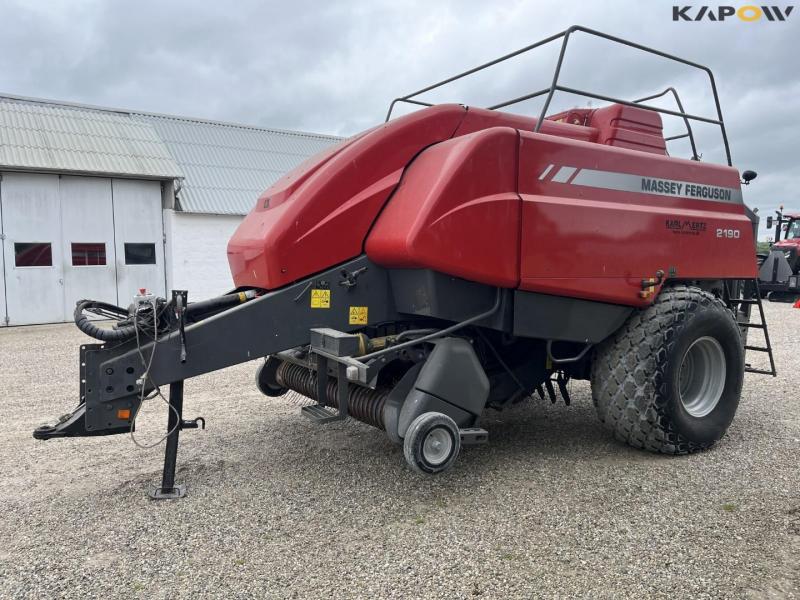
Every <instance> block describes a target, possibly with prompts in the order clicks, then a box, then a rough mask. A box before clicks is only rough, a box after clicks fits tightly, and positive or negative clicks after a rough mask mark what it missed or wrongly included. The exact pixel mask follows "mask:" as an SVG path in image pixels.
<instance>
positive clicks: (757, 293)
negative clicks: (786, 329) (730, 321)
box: [729, 279, 778, 377]
mask: <svg viewBox="0 0 800 600" xmlns="http://www.w3.org/2000/svg"><path fill="white" fill-rule="evenodd" d="M744 289H745V290H746V292H745V293H749V295H750V296H749V297H747V298H734V299H731V300H730V302H731V304H732V305H735V304H740V305H741V304H744V305H753V306H758V316H759V318H760V321H761V322H760V323H739V325H742V326H744V327H748V328H750V329H761V330H762V331H763V332H764V345H763V346H747V345H745V347H744V349H745V352H747V351H748V350H750V351H751V352H763V353H766V355H767V356H768V357H769V370H767V369H758V368H755V367H751V366H750V364H749V363H746V364H745V367H744V370H745V373H757V374H758V375H772V376H773V377H777V376H778V371H777V369H776V368H775V357H774V356H773V355H772V343H771V342H770V341H769V329H767V319H766V317H765V316H764V305H763V304H762V302H761V290H760V289H759V283H758V279H752V280H749V284H748V283H746V284H745V286H744ZM729 306H730V305H729ZM740 312H742V313H744V314H747V316H748V318H749V317H750V312H751V311H749V310H748V311H744V310H741V311H740Z"/></svg>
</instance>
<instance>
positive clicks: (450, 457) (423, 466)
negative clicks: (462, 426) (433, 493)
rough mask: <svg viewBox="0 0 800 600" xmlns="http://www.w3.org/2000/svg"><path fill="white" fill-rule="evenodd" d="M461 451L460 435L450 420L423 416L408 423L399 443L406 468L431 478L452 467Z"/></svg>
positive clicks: (440, 414) (435, 416)
mask: <svg viewBox="0 0 800 600" xmlns="http://www.w3.org/2000/svg"><path fill="white" fill-rule="evenodd" d="M459 450H461V433H460V432H459V430H458V425H456V422H455V421H453V419H451V418H450V417H448V416H447V415H445V414H442V413H438V412H427V413H423V414H421V415H420V416H418V417H417V418H416V419H414V420H413V421H412V422H411V425H410V426H409V427H408V431H407V432H406V436H405V439H404V440H403V453H404V454H405V457H406V462H407V463H408V465H409V466H410V467H411V468H412V469H414V470H415V471H416V472H417V473H422V474H423V475H433V474H436V473H441V472H442V471H446V470H447V469H449V468H450V467H452V466H453V463H454V462H455V461H456V458H457V457H458V452H459Z"/></svg>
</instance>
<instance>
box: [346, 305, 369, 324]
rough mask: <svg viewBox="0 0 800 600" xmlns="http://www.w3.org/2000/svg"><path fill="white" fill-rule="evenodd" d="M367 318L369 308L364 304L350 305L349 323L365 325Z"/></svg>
mask: <svg viewBox="0 0 800 600" xmlns="http://www.w3.org/2000/svg"><path fill="white" fill-rule="evenodd" d="M368 319H369V308H368V307H366V306H351V307H350V325H366V324H367V321H368Z"/></svg>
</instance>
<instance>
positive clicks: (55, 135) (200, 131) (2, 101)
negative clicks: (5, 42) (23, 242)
mask: <svg viewBox="0 0 800 600" xmlns="http://www.w3.org/2000/svg"><path fill="white" fill-rule="evenodd" d="M341 140H342V138H338V137H334V136H328V135H318V134H313V133H303V132H296V131H284V130H279V129H263V128H260V127H250V126H247V125H239V124H235V123H222V122H217V121H207V120H203V119H191V118H185V117H177V116H172V115H161V114H153V113H143V112H133V111H127V110H120V109H115V108H105V107H100V106H90V105H85V104H75V103H69V102H59V101H55V100H44V99H40V98H28V97H23V96H10V95H0V168H7V169H14V168H18V169H26V170H46V171H64V172H88V173H96V174H109V175H127V176H132V177H137V176H138V177H148V178H150V177H152V178H158V179H180V178H183V181H182V182H181V190H180V193H179V194H178V203H179V208H180V209H181V210H183V211H184V212H197V213H210V214H233V215H244V214H247V213H248V212H250V209H251V208H252V207H253V205H254V203H255V201H256V199H257V198H258V196H259V195H260V194H261V192H263V191H264V190H265V189H267V188H268V187H269V186H270V185H272V184H273V183H274V182H275V181H277V180H278V178H280V177H281V176H282V175H283V174H285V173H286V172H287V171H290V170H291V169H293V168H294V167H295V166H297V165H298V164H300V163H301V162H303V161H304V160H305V159H306V158H308V157H310V156H313V155H314V154H316V153H318V152H320V151H322V150H324V149H325V148H327V147H329V146H331V145H332V144H335V143H337V142H339V141H341Z"/></svg>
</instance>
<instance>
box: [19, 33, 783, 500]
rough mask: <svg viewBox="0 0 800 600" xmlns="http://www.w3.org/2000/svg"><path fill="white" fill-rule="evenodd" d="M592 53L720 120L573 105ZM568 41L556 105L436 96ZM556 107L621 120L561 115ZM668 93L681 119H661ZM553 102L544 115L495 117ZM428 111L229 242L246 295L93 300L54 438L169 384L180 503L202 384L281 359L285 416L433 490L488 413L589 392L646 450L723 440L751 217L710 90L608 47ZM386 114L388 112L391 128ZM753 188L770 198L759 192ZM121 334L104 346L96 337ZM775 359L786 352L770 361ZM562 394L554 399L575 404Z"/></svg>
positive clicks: (127, 414) (162, 492) (736, 361)
mask: <svg viewBox="0 0 800 600" xmlns="http://www.w3.org/2000/svg"><path fill="white" fill-rule="evenodd" d="M576 33H582V34H588V35H593V36H599V37H601V38H603V39H605V40H608V41H611V42H615V43H620V44H624V45H626V46H629V47H633V48H637V49H639V50H643V51H645V52H649V53H651V54H656V55H658V56H660V57H662V58H666V59H670V60H675V61H678V62H681V63H683V64H685V65H688V66H691V67H696V68H699V69H702V70H703V71H705V72H706V73H707V74H708V76H709V80H710V84H711V85H710V89H711V91H712V93H713V97H714V100H715V103H716V107H717V115H716V116H715V117H714V118H709V117H700V116H695V115H690V114H687V113H686V112H685V111H684V110H683V106H682V105H681V104H680V99H679V97H678V95H677V92H675V90H673V89H672V88H668V89H667V90H666V91H665V92H662V93H661V94H656V95H654V96H650V97H647V98H643V99H641V100H637V101H625V100H617V99H614V98H609V97H606V96H601V95H599V94H593V93H590V92H586V91H582V90H576V89H574V88H568V87H565V86H563V85H560V84H559V74H560V71H561V65H562V62H563V57H564V52H565V50H566V47H567V42H568V40H569V39H570V37H571V36H572V35H574V34H576ZM555 40H561V53H560V57H559V61H558V64H557V66H556V70H555V75H554V77H553V83H552V85H551V86H550V87H549V88H546V89H544V90H540V91H537V92H533V93H531V94H526V95H525V96H522V97H519V98H516V99H514V100H511V101H508V102H504V103H502V104H498V105H496V106H493V107H490V108H489V109H483V108H474V107H467V106H462V105H458V104H443V105H435V106H432V105H429V104H427V103H426V102H424V101H422V100H421V99H420V98H419V96H420V95H421V94H423V93H425V92H427V91H429V90H431V89H434V88H435V87H438V86H439V85H444V84H446V83H449V82H450V81H453V80H454V79H457V78H460V77H464V76H467V75H469V74H471V73H474V72H475V71H477V70H480V69H482V68H485V67H488V66H491V65H493V64H496V63H497V62H499V61H502V60H505V59H508V58H511V57H513V56H517V55H518V54H520V53H521V52H523V51H527V50H532V49H534V48H536V47H538V46H541V45H542V44H545V43H548V42H552V41H555ZM555 92H567V93H571V94H579V95H582V96H587V97H590V98H594V99H599V100H603V101H607V102H609V104H608V105H606V106H603V107H602V108H591V109H590V108H586V109H573V110H569V111H567V112H563V113H560V114H556V115H551V116H546V115H547V110H548V107H549V105H550V101H551V99H552V97H553V95H554V93H555ZM668 93H671V94H672V96H673V97H674V99H675V101H676V103H677V109H676V110H667V109H663V108H656V107H654V106H652V105H650V104H645V103H644V102H645V101H647V100H652V99H654V98H657V97H659V96H664V95H666V94H668ZM538 96H542V97H543V98H544V106H543V108H542V111H541V114H540V116H539V117H538V118H532V117H527V116H522V115H516V114H511V113H508V112H504V111H500V110H499V109H500V108H505V107H507V106H509V105H511V104H514V103H515V102H520V101H523V100H528V99H531V98H535V97H538ZM398 101H399V102H408V103H412V104H417V105H422V106H424V108H422V109H420V110H418V111H416V112H413V113H411V114H408V115H406V116H403V117H400V118H396V119H394V120H389V116H387V122H386V123H385V124H383V125H380V126H377V127H375V128H373V129H370V130H368V131H366V132H364V133H361V134H360V135H357V136H355V137H353V138H351V139H349V140H347V141H345V142H343V143H341V144H339V145H338V146H336V147H333V148H331V149H330V150H328V151H326V152H324V153H323V154H320V155H318V156H316V157H314V158H312V159H310V160H308V161H307V162H306V163H304V164H303V165H301V166H300V167H298V168H297V169H295V170H294V171H293V172H291V173H289V174H288V175H286V176H285V177H283V178H282V179H281V180H280V181H278V182H277V183H276V184H275V185H273V186H272V187H271V188H270V189H268V190H267V191H266V192H265V193H264V194H263V195H262V196H261V197H260V198H259V199H258V201H257V202H256V205H255V206H254V207H253V209H252V211H251V212H250V214H249V215H248V216H247V217H246V218H245V219H244V221H243V222H242V224H241V225H240V226H239V228H238V230H237V231H236V233H235V234H234V236H233V237H232V238H231V240H230V243H229V245H228V257H229V261H230V267H231V271H232V274H233V279H234V282H235V285H236V289H235V290H234V291H233V292H232V293H230V294H227V295H225V296H222V297H220V298H216V299H214V300H210V301H204V302H198V303H188V302H187V299H188V298H187V294H186V292H185V291H173V292H172V295H171V298H169V299H165V298H154V297H151V296H148V295H146V294H142V295H141V296H138V297H137V298H136V299H135V301H134V303H133V304H132V305H131V306H130V307H129V308H120V307H114V306H109V305H104V304H101V303H97V302H92V301H83V302H81V303H79V304H78V306H77V308H76V323H77V324H78V326H79V327H80V328H81V330H82V331H84V332H85V333H87V334H89V335H91V336H93V337H95V338H97V339H98V340H99V341H100V342H101V343H98V344H93V345H89V344H87V345H83V346H81V349H80V380H81V385H80V396H81V397H80V404H79V406H78V407H77V408H76V409H75V411H74V412H73V413H71V414H70V415H66V416H65V417H63V418H62V419H61V420H60V421H59V423H57V424H56V425H55V426H52V427H41V428H39V429H37V430H36V432H34V436H35V437H37V438H41V439H48V438H53V437H65V436H92V435H109V434H117V433H126V432H129V431H132V429H133V428H134V426H135V418H136V414H137V412H138V410H139V408H140V406H141V404H142V402H143V401H145V400H146V399H148V398H151V397H153V396H155V395H160V391H159V390H160V386H165V385H167V384H169V386H170V394H169V403H170V406H171V411H170V418H169V423H168V434H169V435H168V443H167V452H166V460H165V471H164V481H163V482H162V487H161V488H160V489H157V490H155V492H154V495H155V496H156V497H171V496H178V495H181V494H182V493H183V488H182V487H180V486H176V485H175V484H174V467H175V455H176V451H177V444H178V434H179V432H180V430H181V429H183V428H186V427H196V426H197V424H198V421H197V420H195V421H187V420H184V419H183V416H182V405H183V381H184V380H185V379H187V378H189V377H194V376H196V375H200V374H203V373H208V372H210V371H215V370H218V369H222V368H225V367H228V366H231V365H235V364H237V363H242V362H245V361H249V360H253V359H256V358H260V357H264V358H265V360H264V362H263V364H262V365H261V367H260V369H259V370H258V373H257V377H256V380H257V385H258V387H259V389H260V390H261V391H262V392H263V393H264V394H266V395H267V396H280V395H282V394H284V393H286V392H287V391H288V390H294V391H296V392H299V393H300V394H302V395H304V396H307V397H308V398H310V399H312V400H314V401H316V404H313V405H309V406H306V407H304V408H303V409H302V412H303V413H304V414H305V415H306V416H307V417H309V418H310V419H312V420H313V421H316V422H318V423H326V422H330V421H336V420H341V419H345V418H348V417H349V418H353V419H357V420H359V421H363V422H365V423H368V424H370V425H373V426H375V427H376V428H378V429H382V430H384V431H385V432H386V435H388V436H389V438H390V439H391V440H393V441H395V442H396V443H398V444H402V445H403V448H404V452H405V457H406V460H407V461H408V464H409V465H410V466H411V467H412V468H413V469H415V470H417V471H420V472H423V473H438V472H441V471H444V470H446V469H448V468H449V467H451V466H452V465H453V463H454V461H455V459H456V457H457V455H458V453H459V449H460V447H461V445H462V444H466V443H480V442H484V441H486V440H487V437H488V433H487V432H486V431H485V430H483V429H481V428H480V418H481V415H482V414H483V412H484V411H485V410H487V409H489V408H492V409H502V408H504V407H506V406H509V405H511V404H514V403H516V402H519V401H521V400H523V399H526V398H529V397H531V396H532V395H539V396H541V397H542V398H545V397H548V398H550V399H551V400H552V401H554V402H555V400H556V397H557V394H558V393H560V395H561V396H563V398H564V400H565V401H566V402H567V403H568V402H569V393H568V389H569V388H568V387H567V383H568V382H569V380H571V379H587V380H590V381H591V386H592V396H593V399H594V404H595V406H596V408H597V413H598V415H599V417H600V420H601V422H602V423H603V424H604V425H605V426H606V427H607V428H608V429H609V430H611V432H613V434H614V435H615V436H616V437H617V438H618V439H620V440H623V441H625V442H627V443H629V444H631V445H632V446H635V447H637V448H643V449H647V450H651V451H655V452H663V453H669V454H683V453H688V452H694V451H698V450H702V449H705V448H708V447H710V446H711V445H712V444H714V443H715V442H716V441H717V440H719V439H720V438H721V437H722V435H723V434H724V433H725V431H726V429H727V428H728V426H729V425H730V423H731V421H732V419H733V417H734V413H735V412H736V408H737V404H738V402H739V396H740V392H741V388H742V380H743V375H744V373H745V371H748V370H750V371H755V372H762V373H770V374H774V367H772V368H771V369H770V370H768V371H767V370H759V369H754V368H751V367H750V366H749V365H748V364H746V363H745V350H746V349H752V350H761V351H764V352H769V342H768V340H767V344H766V346H750V345H746V343H747V342H746V338H747V336H746V335H745V333H746V332H747V331H748V328H751V327H758V328H760V329H761V330H762V331H763V332H764V334H766V326H765V324H764V322H763V312H762V313H761V316H762V319H761V322H760V323H750V322H749V316H750V312H751V308H752V306H753V305H757V306H758V308H759V309H760V308H761V306H760V300H759V294H758V284H757V280H756V263H755V260H754V256H753V250H754V232H755V227H756V218H755V216H754V215H753V213H751V212H750V211H749V210H748V209H747V207H746V206H745V205H744V203H743V201H742V187H741V182H740V176H739V173H738V171H737V170H736V169H735V168H733V167H732V166H731V161H730V152H729V150H728V143H727V138H726V136H725V127H724V123H723V120H722V113H721V111H720V110H719V101H718V99H717V93H716V88H715V85H714V80H713V76H712V75H711V72H710V71H709V70H708V69H707V68H705V67H703V66H701V65H697V64H695V63H691V62H689V61H685V60H683V59H679V58H677V57H673V56H670V55H666V54H664V53H661V52H658V51H655V50H652V49H649V48H646V47H644V46H640V45H637V44H633V43H631V42H627V41H625V40H621V39H619V38H614V37H611V36H607V35H605V34H601V33H599V32H595V31H592V30H589V29H586V28H582V27H572V28H570V29H568V30H566V31H565V32H562V33H560V34H558V35H556V36H553V37H551V38H548V39H546V40H543V41H542V42H538V43H536V44H533V45H532V46H529V47H527V48H524V49H522V50H520V51H518V52H515V53H512V54H509V55H507V56H505V57H502V58H501V59H498V60H497V61H492V62H491V63H487V64H486V65H482V66H481V67H478V68H476V69H471V70H470V71H467V72H465V73H462V74H460V75H457V76H456V77H454V78H450V79H448V80H445V81H444V82H442V83H440V84H436V85H434V86H429V87H428V88H425V89H423V90H420V91H419V92H415V93H414V94H411V95H409V96H405V97H403V98H399V99H398V100H396V101H395V102H393V103H392V107H394V106H395V104H396V103H397V102H398ZM660 113H661V114H667V115H671V116H677V117H680V118H681V119H682V120H683V122H684V123H685V124H686V128H687V133H686V134H683V135H681V136H677V137H686V138H688V141H689V142H690V143H691V147H692V156H691V157H690V158H688V159H684V158H677V157H673V156H670V155H669V154H668V153H667V142H668V141H670V139H674V138H667V139H665V137H664V135H663V131H662V120H661V114H660ZM390 114H391V109H390ZM690 121H703V122H708V123H713V124H716V125H718V126H719V128H720V130H721V133H722V139H723V142H724V147H725V150H726V153H727V156H728V164H727V165H717V164H708V163H703V162H700V160H699V158H698V154H697V149H696V147H695V139H694V136H693V132H692V129H691V126H690ZM743 176H744V178H745V182H748V181H749V180H750V179H752V178H753V177H755V174H754V173H752V172H745V173H744V175H743ZM92 313H94V314H95V315H101V316H106V317H112V318H113V319H115V320H116V321H117V322H116V323H115V325H114V327H113V328H108V327H107V326H104V325H102V324H98V323H97V321H95V320H91V319H90V318H89V316H91V315H92ZM769 356H770V359H771V353H770V354H769ZM557 390H558V391H557Z"/></svg>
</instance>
